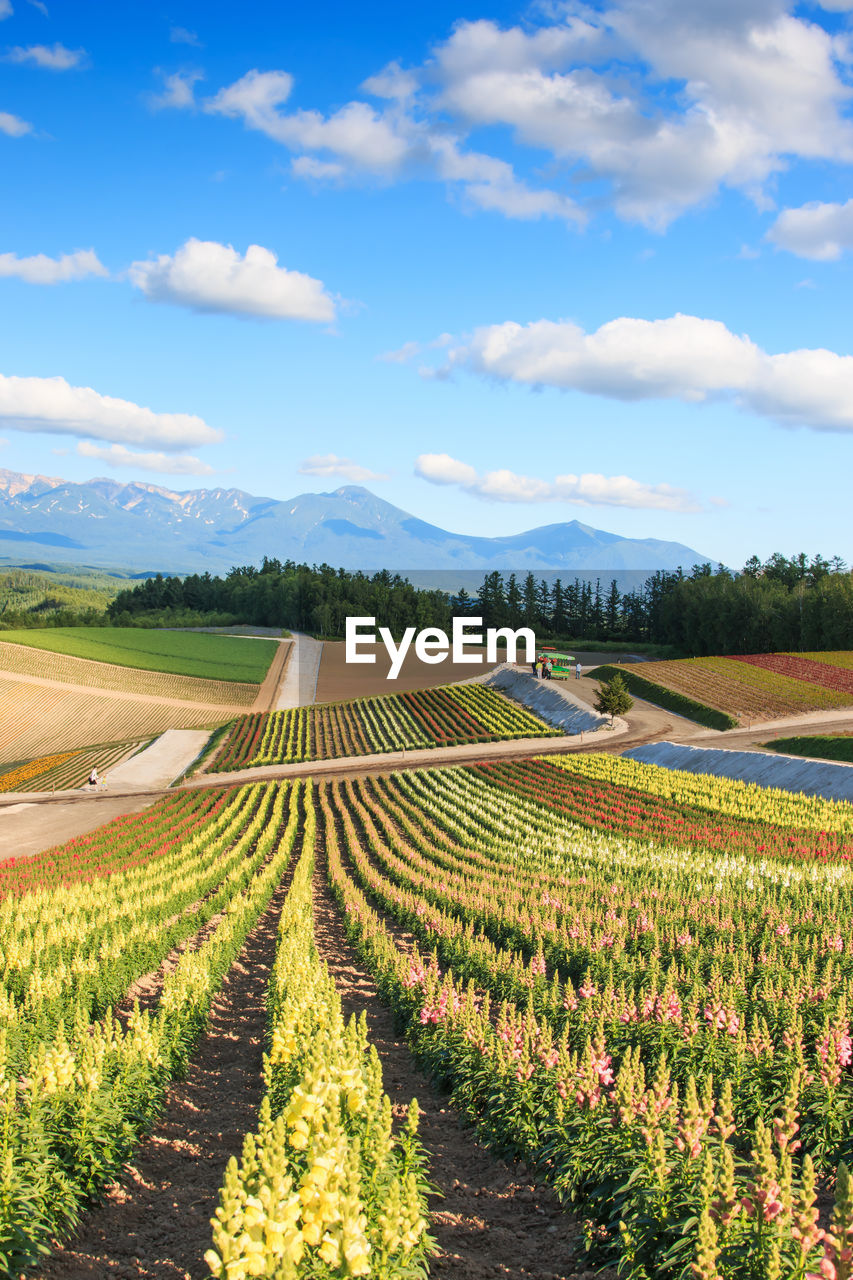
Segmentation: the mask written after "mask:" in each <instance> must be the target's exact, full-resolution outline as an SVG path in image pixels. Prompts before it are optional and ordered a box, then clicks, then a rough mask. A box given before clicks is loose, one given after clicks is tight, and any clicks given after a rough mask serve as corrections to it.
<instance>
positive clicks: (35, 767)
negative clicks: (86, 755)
mask: <svg viewBox="0 0 853 1280" xmlns="http://www.w3.org/2000/svg"><path fill="white" fill-rule="evenodd" d="M79 755H80V752H79V751H61V752H60V753H59V754H58V755H55V756H39V757H38V759H37V760H30V762H29V764H22V765H20V766H19V768H17V769H12V770H11V772H9V773H3V774H0V791H15V790H16V789H17V788H18V787H19V786H20V785H21V783H22V782H29V781H30V779H31V778H37V777H38V776H39V774H40V773H48V772H49V771H50V770H51V769H55V768H56V766H57V765H60V764H65V761H66V760H71V759H72V758H73V757H74V756H79Z"/></svg>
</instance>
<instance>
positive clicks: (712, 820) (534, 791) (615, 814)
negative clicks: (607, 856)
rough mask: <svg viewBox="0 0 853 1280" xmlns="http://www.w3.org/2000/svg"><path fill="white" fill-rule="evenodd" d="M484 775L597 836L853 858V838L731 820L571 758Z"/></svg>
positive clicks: (499, 767) (504, 766) (495, 768)
mask: <svg viewBox="0 0 853 1280" xmlns="http://www.w3.org/2000/svg"><path fill="white" fill-rule="evenodd" d="M604 758H605V759H607V757H604ZM477 770H478V772H479V774H480V776H481V777H483V778H484V779H486V780H487V781H488V782H491V783H492V784H493V785H494V786H496V787H499V788H500V789H505V788H506V789H511V790H512V791H514V792H516V793H517V794H518V795H520V796H524V798H525V799H528V800H533V801H535V802H536V803H538V804H544V805H547V806H548V807H549V808H551V809H555V810H556V811H557V812H559V813H563V814H565V815H566V817H568V818H570V819H571V820H572V822H577V823H579V824H580V825H581V826H584V827H589V828H591V829H593V830H597V831H606V832H614V833H616V834H618V835H625V836H630V837H635V838H637V839H647V840H654V841H655V843H658V844H676V845H680V846H682V847H686V848H701V849H717V850H719V851H720V852H722V853H745V854H752V855H753V856H758V857H765V858H770V857H777V858H791V857H796V858H816V859H819V860H822V861H826V860H829V859H838V860H841V861H845V862H850V861H853V834H850V835H847V836H845V835H843V834H841V833H837V832H834V831H826V830H815V829H809V828H805V829H803V828H799V829H798V828H797V827H793V826H784V827H783V826H780V825H778V824H777V823H773V822H762V821H760V820H754V819H751V818H740V819H738V818H728V819H726V818H723V817H722V815H721V814H719V813H716V814H715V813H713V812H711V811H709V810H708V809H702V808H700V807H698V806H695V805H691V804H685V803H678V802H674V801H666V800H663V799H662V798H660V797H658V796H655V795H654V794H649V793H648V792H642V791H636V790H632V789H631V788H629V787H620V786H618V785H616V784H614V783H613V782H607V781H599V780H596V779H594V778H590V777H585V776H584V775H583V774H582V773H581V774H580V775H578V774H576V773H574V772H573V771H571V763H570V760H566V762H565V767H563V768H560V767H559V765H556V764H554V763H552V762H551V761H550V760H532V761H524V762H523V763H520V764H513V763H497V764H484V765H480V766H477Z"/></svg>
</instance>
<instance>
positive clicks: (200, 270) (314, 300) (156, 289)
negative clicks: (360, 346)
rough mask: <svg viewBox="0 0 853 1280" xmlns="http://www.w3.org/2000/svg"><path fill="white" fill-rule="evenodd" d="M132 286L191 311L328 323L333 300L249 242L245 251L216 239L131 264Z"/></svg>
mask: <svg viewBox="0 0 853 1280" xmlns="http://www.w3.org/2000/svg"><path fill="white" fill-rule="evenodd" d="M128 274H129V276H130V279H131V281H132V282H133V284H135V285H136V287H137V288H138V289H141V290H142V292H143V293H144V294H145V296H146V298H148V300H149V301H150V302H170V303H174V304H175V305H177V306H182V307H189V308H190V309H191V310H192V311H201V312H218V313H220V314H224V315H244V316H259V317H261V318H266V319H276V320H284V319H289V320H316V321H330V320H333V319H334V318H335V304H334V301H333V299H332V298H331V297H330V295H329V294H328V293H327V292H326V289H325V286H324V284H323V282H322V281H321V280H315V279H314V278H313V277H312V276H309V275H305V274H304V272H302V271H290V270H288V269H287V268H286V267H280V266H279V265H278V259H277V258H276V255H275V254H274V253H273V252H272V251H271V250H270V249H265V248H264V247H263V246H262V245H259V244H250V245H249V247H248V249H247V250H246V252H245V254H244V255H242V256H241V255H240V254H239V253H238V252H237V250H236V249H234V248H232V247H231V245H225V244H219V243H217V241H215V240H195V239H191V240H188V241H187V242H186V244H184V245H182V247H181V248H180V249H178V250H177V252H176V253H174V254H172V255H169V254H161V255H160V256H159V257H157V258H153V259H150V260H149V261H147V262H134V263H133V264H132V265H131V267H130V270H129V273H128Z"/></svg>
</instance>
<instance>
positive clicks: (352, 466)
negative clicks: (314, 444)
mask: <svg viewBox="0 0 853 1280" xmlns="http://www.w3.org/2000/svg"><path fill="white" fill-rule="evenodd" d="M299 474H300V475H301V476H340V477H342V478H343V479H344V480H349V481H350V482H351V483H352V484H366V483H367V482H368V481H371V480H372V481H376V480H387V479H388V476H387V475H383V474H382V473H381V472H378V471H370V470H368V468H367V467H362V466H360V465H359V464H358V463H357V462H354V461H353V460H352V458H339V457H338V455H337V454H335V453H315V454H314V455H313V456H312V457H310V458H306V459H305V461H304V462H303V463H302V465H301V466H300V468H299Z"/></svg>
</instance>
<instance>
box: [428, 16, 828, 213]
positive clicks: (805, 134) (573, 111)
mask: <svg viewBox="0 0 853 1280" xmlns="http://www.w3.org/2000/svg"><path fill="white" fill-rule="evenodd" d="M846 57H847V54H846V46H845V44H844V42H843V41H842V40H840V39H838V38H837V37H835V36H833V35H832V34H831V33H829V32H828V31H826V30H824V28H823V27H821V26H820V25H819V24H818V23H816V22H810V21H807V20H806V19H804V18H795V17H793V16H792V15H790V14H789V13H787V12H786V11H785V6H784V5H783V4H782V3H780V2H779V0H767V2H764V0H757V2H754V3H752V4H744V5H739V6H735V5H730V4H713V5H711V4H708V5H691V6H688V7H685V6H683V5H682V4H678V3H676V2H675V0H654V3H652V2H651V0H622V3H620V4H617V5H614V6H612V7H610V8H608V9H607V11H606V13H605V14H603V15H594V14H591V13H590V14H589V15H588V16H587V18H586V19H585V20H580V19H578V18H570V19H569V20H568V21H566V22H562V23H557V24H554V25H551V26H547V27H543V28H541V29H539V30H536V31H532V32H529V31H522V30H521V29H520V28H509V29H502V28H500V27H499V26H498V25H497V24H496V23H494V22H491V21H488V20H484V19H481V20H478V21H475V22H461V23H459V24H457V26H456V28H455V29H454V32H453V34H452V35H451V36H450V38H449V39H448V40H447V41H446V42H445V43H444V44H442V45H440V46H439V47H438V48H437V49H436V50H435V60H434V65H435V73H436V75H437V76H438V78H439V81H440V83H441V104H442V106H443V107H444V108H445V109H446V110H449V111H450V112H451V113H453V114H454V115H455V116H456V117H457V118H460V119H463V120H465V121H467V122H468V123H469V124H470V125H471V126H472V127H474V126H483V125H495V124H498V125H505V126H507V127H509V128H511V129H512V130H513V131H514V134H515V137H516V139H517V140H518V141H519V142H521V143H523V144H525V145H527V146H532V147H537V148H545V149H547V150H548V151H549V152H551V153H552V154H553V155H554V156H555V157H556V158H557V159H558V160H561V161H562V162H563V163H565V164H568V165H572V166H581V170H582V171H583V169H586V171H587V172H588V173H589V174H590V175H594V176H596V177H599V178H603V179H605V180H606V181H608V182H609V183H610V184H611V194H612V200H613V203H614V206H615V208H616V209H617V211H618V212H619V213H620V214H621V215H622V216H623V217H625V218H628V219H632V220H636V221H640V222H643V223H645V224H646V225H648V226H651V227H655V228H662V227H663V226H665V225H666V224H667V223H668V222H669V221H671V220H672V218H674V217H675V216H677V215H678V214H679V213H680V212H682V211H683V210H684V209H686V208H688V207H690V206H691V205H694V204H696V203H698V202H700V201H703V200H706V199H707V198H708V197H709V196H710V195H712V194H713V193H714V192H715V191H716V190H717V189H718V187H719V186H720V185H722V184H727V185H730V186H738V187H741V188H743V189H744V190H746V191H747V192H748V193H749V194H750V195H752V196H753V197H755V198H760V197H761V195H762V187H763V184H764V183H765V182H766V181H767V179H768V178H769V177H771V176H772V175H773V174H774V173H776V172H777V171H779V170H780V169H782V168H784V167H785V165H786V163H787V159H788V157H790V156H798V157H804V158H810V159H816V158H821V159H830V160H832V161H835V162H838V161H850V160H851V159H853V125H851V123H850V121H849V120H847V119H846V118H845V117H844V114H843V113H844V109H845V108H846V105H847V104H848V102H849V98H850V90H849V87H848V84H847V78H846V74H845V65H844V64H845V61H846ZM617 60H618V63H619V65H620V67H621V66H623V65H625V64H633V67H634V70H635V72H636V75H635V77H634V79H633V83H629V85H628V87H626V82H625V81H624V79H623V80H617V79H616V77H615V76H614V74H613V64H614V61H617ZM662 85H668V86H670V87H671V88H672V89H674V90H676V91H677V92H678V97H675V98H674V97H671V96H670V97H669V99H661V98H660V96H659V89H660V87H661V86H662Z"/></svg>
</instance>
